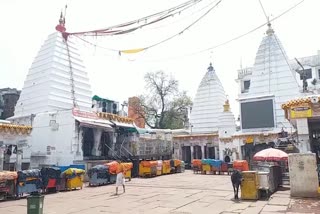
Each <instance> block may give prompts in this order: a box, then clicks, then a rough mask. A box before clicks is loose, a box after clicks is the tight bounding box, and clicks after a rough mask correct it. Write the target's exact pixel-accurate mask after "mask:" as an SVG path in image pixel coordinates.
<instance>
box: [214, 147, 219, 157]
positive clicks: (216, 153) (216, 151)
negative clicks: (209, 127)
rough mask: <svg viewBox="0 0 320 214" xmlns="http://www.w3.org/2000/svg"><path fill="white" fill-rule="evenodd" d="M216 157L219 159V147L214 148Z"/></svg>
mask: <svg viewBox="0 0 320 214" xmlns="http://www.w3.org/2000/svg"><path fill="white" fill-rule="evenodd" d="M214 157H215V159H216V160H217V159H219V147H214Z"/></svg>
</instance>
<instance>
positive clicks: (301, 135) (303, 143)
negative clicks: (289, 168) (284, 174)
mask: <svg viewBox="0 0 320 214" xmlns="http://www.w3.org/2000/svg"><path fill="white" fill-rule="evenodd" d="M296 122H297V132H298V142H299V143H298V145H297V147H298V149H299V152H300V153H306V152H308V151H310V139H309V126H308V119H307V118H299V119H296Z"/></svg>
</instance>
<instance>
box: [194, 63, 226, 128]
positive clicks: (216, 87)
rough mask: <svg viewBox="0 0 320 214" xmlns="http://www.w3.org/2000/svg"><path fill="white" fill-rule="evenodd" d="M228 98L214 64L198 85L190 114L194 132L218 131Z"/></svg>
mask: <svg viewBox="0 0 320 214" xmlns="http://www.w3.org/2000/svg"><path fill="white" fill-rule="evenodd" d="M225 100H226V95H225V91H224V89H223V86H222V84H221V82H220V80H219V78H218V76H217V74H216V72H215V70H214V68H213V67H212V65H211V64H210V66H209V67H208V71H207V72H206V74H205V75H204V77H203V78H202V80H201V82H200V85H199V87H198V90H197V93H196V96H195V99H194V102H193V107H192V111H191V115H190V123H191V124H190V125H191V126H192V132H194V133H212V132H217V131H218V125H219V115H220V114H221V112H222V111H223V104H224V102H225Z"/></svg>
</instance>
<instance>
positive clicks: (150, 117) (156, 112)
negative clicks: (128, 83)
mask: <svg viewBox="0 0 320 214" xmlns="http://www.w3.org/2000/svg"><path fill="white" fill-rule="evenodd" d="M144 79H145V82H146V87H145V88H146V91H147V93H145V95H141V96H139V99H138V100H137V101H136V102H135V103H133V104H132V105H133V106H132V107H133V109H134V110H135V112H136V114H138V115H139V116H140V118H143V119H144V120H145V122H146V124H147V125H148V126H149V127H151V128H166V127H168V122H169V123H170V120H169V118H173V119H175V118H178V119H180V118H181V112H183V110H184V112H186V111H185V109H186V108H187V107H186V106H187V105H189V106H190V105H191V99H190V98H189V97H188V96H187V94H186V92H183V93H179V90H178V81H177V80H176V79H174V78H173V77H171V76H169V75H167V74H165V73H164V72H163V71H157V72H150V73H147V74H146V75H145V77H144ZM183 98H186V101H185V102H183V101H182V99H183ZM182 104H183V105H182ZM182 109H183V110H182ZM171 122H172V121H171Z"/></svg>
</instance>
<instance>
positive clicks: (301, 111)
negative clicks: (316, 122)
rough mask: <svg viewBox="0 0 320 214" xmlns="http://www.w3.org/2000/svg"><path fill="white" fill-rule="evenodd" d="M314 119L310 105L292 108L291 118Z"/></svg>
mask: <svg viewBox="0 0 320 214" xmlns="http://www.w3.org/2000/svg"><path fill="white" fill-rule="evenodd" d="M307 117H312V110H311V107H310V106H309V105H308V104H302V105H299V106H295V107H291V109H290V118H291V119H295V118H307Z"/></svg>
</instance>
